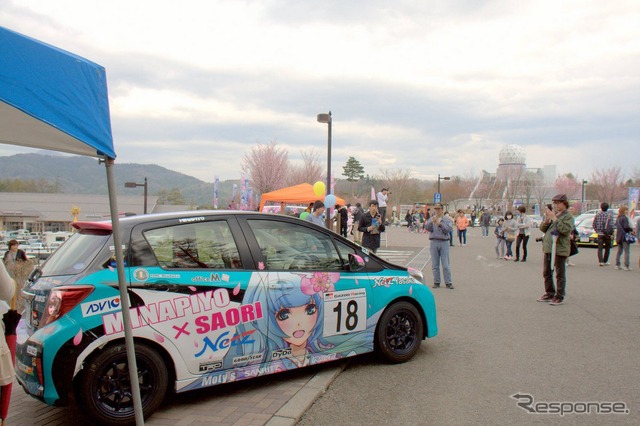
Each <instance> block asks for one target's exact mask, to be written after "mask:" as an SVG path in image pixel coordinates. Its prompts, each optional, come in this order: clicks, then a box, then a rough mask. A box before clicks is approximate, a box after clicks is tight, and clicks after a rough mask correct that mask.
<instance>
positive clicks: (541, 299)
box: [538, 293, 553, 302]
mask: <svg viewBox="0 0 640 426" xmlns="http://www.w3.org/2000/svg"><path fill="white" fill-rule="evenodd" d="M552 300H553V297H551V296H549V295H548V294H547V293H545V294H543V295H542V296H540V297H539V298H538V302H551V301H552Z"/></svg>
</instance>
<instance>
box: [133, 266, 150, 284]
mask: <svg viewBox="0 0 640 426" xmlns="http://www.w3.org/2000/svg"><path fill="white" fill-rule="evenodd" d="M133 278H135V279H136V280H138V281H146V280H148V279H149V272H147V270H146V269H142V268H138V269H136V270H135V271H133Z"/></svg>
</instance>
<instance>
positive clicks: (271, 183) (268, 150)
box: [242, 140, 289, 194]
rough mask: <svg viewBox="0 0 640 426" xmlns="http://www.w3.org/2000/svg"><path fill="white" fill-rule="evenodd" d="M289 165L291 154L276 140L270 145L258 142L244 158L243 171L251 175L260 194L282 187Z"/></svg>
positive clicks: (250, 177)
mask: <svg viewBox="0 0 640 426" xmlns="http://www.w3.org/2000/svg"><path fill="white" fill-rule="evenodd" d="M288 166H289V154H288V152H287V150H286V149H285V148H280V147H279V146H278V143H277V142H276V141H275V140H274V141H272V142H271V143H270V144H269V145H263V144H258V145H257V146H254V147H253V148H251V152H249V153H247V154H245V155H244V156H243V158H242V171H243V172H244V173H246V174H247V176H249V179H250V180H251V183H252V185H253V189H254V190H255V191H256V192H257V193H258V194H264V193H265V192H269V191H273V190H275V189H279V188H282V187H283V186H284V185H285V177H286V176H287V171H288Z"/></svg>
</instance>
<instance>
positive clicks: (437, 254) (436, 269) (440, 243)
mask: <svg viewBox="0 0 640 426" xmlns="http://www.w3.org/2000/svg"><path fill="white" fill-rule="evenodd" d="M429 252H430V253H431V271H432V272H433V283H434V284H440V283H441V282H442V281H441V280H440V264H441V263H442V272H443V273H444V282H445V284H451V264H450V263H449V241H447V240H431V245H430V247H429Z"/></svg>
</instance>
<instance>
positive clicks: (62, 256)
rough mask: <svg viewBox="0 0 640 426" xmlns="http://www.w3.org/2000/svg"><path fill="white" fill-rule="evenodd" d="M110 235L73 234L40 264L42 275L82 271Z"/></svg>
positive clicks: (69, 273) (68, 273)
mask: <svg viewBox="0 0 640 426" xmlns="http://www.w3.org/2000/svg"><path fill="white" fill-rule="evenodd" d="M109 237H110V235H92V234H81V233H78V234H75V235H74V236H73V237H71V238H70V239H69V240H68V241H67V242H65V243H64V244H63V245H61V246H60V248H59V249H58V250H56V251H55V253H53V254H52V255H51V257H49V259H47V261H46V262H45V264H44V265H43V266H42V275H44V276H53V275H71V274H78V273H80V272H82V271H83V270H84V269H85V268H86V267H87V266H89V264H90V263H91V262H92V261H93V259H94V258H95V257H96V255H97V254H98V252H99V251H100V249H101V248H102V247H104V245H105V243H106V242H107V240H108V239H109Z"/></svg>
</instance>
